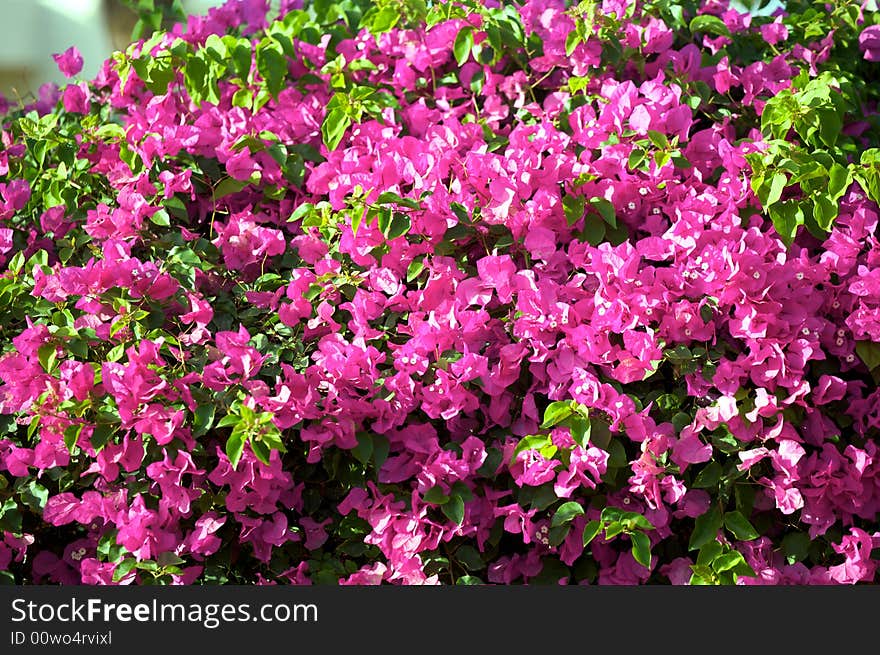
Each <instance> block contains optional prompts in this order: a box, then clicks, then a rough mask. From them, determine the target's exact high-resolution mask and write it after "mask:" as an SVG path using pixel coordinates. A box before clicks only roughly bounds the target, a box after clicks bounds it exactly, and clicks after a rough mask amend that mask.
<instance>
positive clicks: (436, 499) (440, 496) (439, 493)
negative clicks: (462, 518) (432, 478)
mask: <svg viewBox="0 0 880 655" xmlns="http://www.w3.org/2000/svg"><path fill="white" fill-rule="evenodd" d="M422 499H423V500H424V501H425V502H426V503H430V504H432V505H445V504H446V503H448V502H449V496H447V495H446V494H445V493H444V492H443V488H442V487H441V486H440V485H435V486H433V487H431V488H430V489H428V490H427V491H426V492H425V493H424V494H423V495H422Z"/></svg>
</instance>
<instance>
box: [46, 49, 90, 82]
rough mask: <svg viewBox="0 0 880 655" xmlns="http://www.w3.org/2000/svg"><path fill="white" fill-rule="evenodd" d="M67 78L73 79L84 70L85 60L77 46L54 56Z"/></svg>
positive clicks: (59, 68)
mask: <svg viewBox="0 0 880 655" xmlns="http://www.w3.org/2000/svg"><path fill="white" fill-rule="evenodd" d="M52 59H54V60H55V63H56V64H58V70H60V71H61V72H62V73H63V74H64V76H65V77H73V76H74V75H76V74H77V73H79V72H80V71H81V70H82V67H83V58H82V55H81V54H80V52H79V50H78V49H77V48H76V46H71V47H70V48H68V49H67V50H65V51H64V52H62V53H58V54H54V55H52Z"/></svg>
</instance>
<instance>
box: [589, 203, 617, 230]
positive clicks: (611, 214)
mask: <svg viewBox="0 0 880 655" xmlns="http://www.w3.org/2000/svg"><path fill="white" fill-rule="evenodd" d="M590 205H591V206H592V207H593V209H595V210H596V211H597V212H599V215H600V216H601V217H602V220H604V221H605V222H606V223H608V225H610V226H611V227H613V228H616V227H617V214H616V213H615V211H614V205H613V204H611V203H610V202H609V201H608V200H605V198H591V199H590Z"/></svg>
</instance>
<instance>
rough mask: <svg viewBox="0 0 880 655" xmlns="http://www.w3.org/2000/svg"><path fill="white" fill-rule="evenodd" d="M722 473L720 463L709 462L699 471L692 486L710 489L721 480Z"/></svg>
mask: <svg viewBox="0 0 880 655" xmlns="http://www.w3.org/2000/svg"><path fill="white" fill-rule="evenodd" d="M722 473H723V469H722V468H721V464H719V463H718V462H709V464H707V465H706V466H705V468H703V470H702V471H700V472H699V474H698V475H697V477H696V479H695V480H694V483H693V485H692V486H693V487H694V488H695V489H712V488H713V487H716V486H717V485H718V483H719V482H720V481H721V474H722Z"/></svg>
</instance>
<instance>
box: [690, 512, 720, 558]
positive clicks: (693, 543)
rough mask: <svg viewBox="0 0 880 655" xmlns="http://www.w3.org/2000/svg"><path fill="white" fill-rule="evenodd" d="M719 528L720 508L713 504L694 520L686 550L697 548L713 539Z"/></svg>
mask: <svg viewBox="0 0 880 655" xmlns="http://www.w3.org/2000/svg"><path fill="white" fill-rule="evenodd" d="M720 529H721V510H719V509H718V507H716V506H713V507H712V508H711V509H710V510H709V511H708V512H706V513H705V514H703V515H702V516H698V517H697V520H696V521H695V522H694V531H693V532H692V533H691V538H690V542H689V543H688V550H699V549H700V548H702V547H703V546H704V545H705V544H707V543H709V542H710V541H713V540H714V539H715V538H716V537H717V536H718V531H719V530H720Z"/></svg>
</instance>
